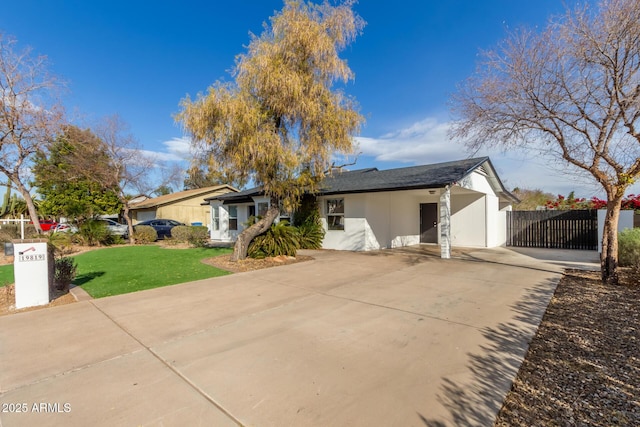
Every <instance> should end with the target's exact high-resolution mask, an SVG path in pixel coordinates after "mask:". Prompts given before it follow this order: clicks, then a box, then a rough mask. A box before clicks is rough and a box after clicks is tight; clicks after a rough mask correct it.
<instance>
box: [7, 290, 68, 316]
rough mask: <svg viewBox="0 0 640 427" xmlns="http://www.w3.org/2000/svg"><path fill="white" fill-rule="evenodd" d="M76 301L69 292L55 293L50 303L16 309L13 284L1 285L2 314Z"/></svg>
mask: <svg viewBox="0 0 640 427" xmlns="http://www.w3.org/2000/svg"><path fill="white" fill-rule="evenodd" d="M73 302H76V299H75V298H74V296H73V295H72V294H70V293H68V292H66V293H60V294H55V295H54V296H53V299H52V300H51V302H50V303H49V304H46V305H39V306H36V307H27V308H21V309H19V310H16V292H15V287H14V285H13V284H11V285H7V286H3V287H0V316H4V315H7V314H14V313H22V312H25V311H33V310H40V309H42V308H47V307H55V306H58V305H65V304H71V303H73Z"/></svg>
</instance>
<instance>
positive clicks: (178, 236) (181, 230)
mask: <svg viewBox="0 0 640 427" xmlns="http://www.w3.org/2000/svg"><path fill="white" fill-rule="evenodd" d="M190 235H191V227H189V226H187V225H176V226H175V227H173V228H172V229H171V237H172V238H173V239H175V240H176V241H178V242H188V241H189V236H190Z"/></svg>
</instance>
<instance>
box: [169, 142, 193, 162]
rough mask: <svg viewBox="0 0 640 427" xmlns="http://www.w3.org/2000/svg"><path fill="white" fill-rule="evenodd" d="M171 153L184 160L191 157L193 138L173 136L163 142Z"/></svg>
mask: <svg viewBox="0 0 640 427" xmlns="http://www.w3.org/2000/svg"><path fill="white" fill-rule="evenodd" d="M162 145H164V146H165V147H166V148H167V151H168V152H169V153H170V154H173V155H175V156H177V157H179V158H180V159H182V160H188V159H190V158H191V139H190V138H189V137H186V136H182V137H180V138H176V137H174V138H172V139H170V140H169V141H165V142H163V143H162Z"/></svg>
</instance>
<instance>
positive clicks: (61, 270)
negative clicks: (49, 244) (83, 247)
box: [53, 257, 78, 291]
mask: <svg viewBox="0 0 640 427" xmlns="http://www.w3.org/2000/svg"><path fill="white" fill-rule="evenodd" d="M77 270H78V266H77V264H76V262H75V260H74V259H73V258H68V257H64V258H58V259H56V260H55V276H54V279H53V283H54V286H55V288H56V289H57V290H58V291H68V290H69V285H71V282H73V279H75V278H76V272H77Z"/></svg>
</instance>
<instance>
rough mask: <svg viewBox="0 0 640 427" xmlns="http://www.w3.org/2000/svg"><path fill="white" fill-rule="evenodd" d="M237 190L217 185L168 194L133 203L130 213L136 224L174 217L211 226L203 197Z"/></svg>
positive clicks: (184, 221) (188, 222) (177, 219)
mask: <svg viewBox="0 0 640 427" xmlns="http://www.w3.org/2000/svg"><path fill="white" fill-rule="evenodd" d="M237 191H238V190H237V189H235V188H233V187H231V186H230V185H216V186H213V187H205V188H196V189H193V190H185V191H180V192H177V193H171V194H166V195H164V196H159V197H154V198H151V199H146V200H142V201H140V202H138V203H134V204H132V205H131V207H130V215H131V218H132V219H133V222H134V224H135V223H138V222H142V221H147V220H150V219H156V218H165V219H174V220H176V221H180V222H183V223H185V224H187V225H189V224H197V223H199V224H201V225H207V226H209V223H210V218H211V214H210V212H209V210H210V208H209V206H208V205H207V206H204V205H203V204H202V199H205V198H207V197H213V196H218V195H221V194H227V193H230V192H237Z"/></svg>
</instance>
